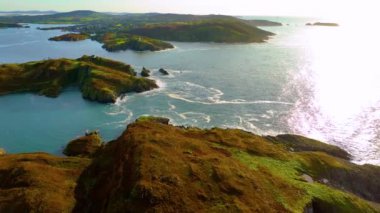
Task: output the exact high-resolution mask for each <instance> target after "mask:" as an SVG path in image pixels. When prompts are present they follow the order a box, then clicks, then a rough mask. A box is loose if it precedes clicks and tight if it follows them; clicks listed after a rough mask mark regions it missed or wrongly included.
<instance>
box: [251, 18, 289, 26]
mask: <svg viewBox="0 0 380 213" xmlns="http://www.w3.org/2000/svg"><path fill="white" fill-rule="evenodd" d="M245 22H246V23H247V24H249V25H252V26H255V27H280V26H282V23H280V22H275V21H268V20H262V19H254V20H246V21H245Z"/></svg>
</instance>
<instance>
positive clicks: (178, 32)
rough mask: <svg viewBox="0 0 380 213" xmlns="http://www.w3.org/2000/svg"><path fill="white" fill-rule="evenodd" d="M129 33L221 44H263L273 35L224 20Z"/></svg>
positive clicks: (150, 27) (149, 27) (155, 26)
mask: <svg viewBox="0 0 380 213" xmlns="http://www.w3.org/2000/svg"><path fill="white" fill-rule="evenodd" d="M129 32H130V33H131V34H136V35H142V36H147V37H152V38H157V39H161V40H166V41H185V42H223V43H236V42H242V43H250V42H264V41H265V40H267V39H269V37H270V36H272V35H274V34H273V33H270V32H267V31H264V30H261V29H259V28H256V27H252V26H250V25H248V24H245V23H243V22H241V21H236V20H225V19H217V20H204V21H194V22H176V23H165V24H147V25H145V26H144V27H139V28H133V29H131V30H129Z"/></svg>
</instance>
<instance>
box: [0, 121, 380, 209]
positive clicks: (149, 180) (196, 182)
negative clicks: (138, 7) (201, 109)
mask: <svg viewBox="0 0 380 213" xmlns="http://www.w3.org/2000/svg"><path fill="white" fill-rule="evenodd" d="M64 152H65V153H66V154H68V155H69V156H71V157H57V156H53V155H49V154H44V153H30V154H5V155H2V156H0V162H1V163H0V183H1V187H0V198H1V199H0V211H1V212H10V211H13V212H22V211H24V210H25V209H28V210H29V211H32V212H33V211H36V212H49V211H50V210H52V209H54V210H55V211H56V212H178V211H180V212H315V213H318V212H337V213H356V212H368V213H371V212H379V211H380V208H379V203H380V195H379V193H378V192H379V190H380V182H379V181H378V177H379V175H380V167H377V166H371V165H363V166H359V165H355V164H352V163H350V162H349V161H348V160H349V155H348V154H347V153H346V152H345V151H343V150H341V149H340V148H338V147H335V146H331V145H327V144H323V143H321V142H319V141H315V140H312V139H308V138H304V137H301V136H296V135H280V136H276V137H273V136H270V137H269V136H266V137H263V136H258V135H255V134H252V133H249V132H245V131H242V130H238V129H219V128H213V129H199V128H195V127H192V128H185V127H176V126H172V125H170V124H169V119H166V118H154V117H142V118H140V119H138V120H137V121H136V122H135V123H132V124H130V125H129V126H128V127H127V129H126V130H125V131H124V132H123V133H122V135H121V136H120V137H119V138H117V139H116V140H114V141H111V142H109V143H101V137H100V135H99V134H98V133H97V132H93V133H86V136H84V137H82V138H77V139H75V140H73V141H72V142H70V143H69V145H68V146H67V147H66V149H65V151H64Z"/></svg>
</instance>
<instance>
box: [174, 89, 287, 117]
mask: <svg viewBox="0 0 380 213" xmlns="http://www.w3.org/2000/svg"><path fill="white" fill-rule="evenodd" d="M167 95H168V96H169V97H170V98H173V99H177V100H182V101H185V102H188V103H198V104H204V105H215V104H281V105H293V103H290V102H284V101H271V100H255V101H247V100H244V99H233V100H223V99H222V97H223V95H224V93H223V92H222V91H221V90H219V89H216V88H213V87H210V88H207V87H204V86H202V85H199V84H195V83H192V82H183V83H182V85H181V86H179V87H178V88H175V90H174V91H171V92H169V93H167ZM269 113H270V112H269Z"/></svg>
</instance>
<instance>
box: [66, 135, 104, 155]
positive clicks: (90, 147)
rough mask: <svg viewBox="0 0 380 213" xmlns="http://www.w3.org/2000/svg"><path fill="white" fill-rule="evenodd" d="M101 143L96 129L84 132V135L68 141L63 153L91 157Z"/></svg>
mask: <svg viewBox="0 0 380 213" xmlns="http://www.w3.org/2000/svg"><path fill="white" fill-rule="evenodd" d="M102 144H103V140H102V137H101V136H100V133H99V132H98V131H94V132H86V135H85V136H82V137H80V138H77V139H75V140H72V141H70V142H69V144H68V145H67V146H66V148H65V149H64V150H63V154H65V155H67V156H76V157H92V156H93V155H94V154H95V153H96V152H97V151H98V150H99V149H100V148H101V147H102Z"/></svg>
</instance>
